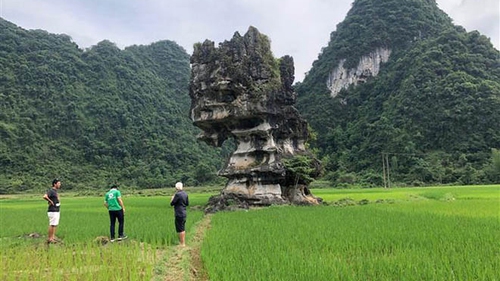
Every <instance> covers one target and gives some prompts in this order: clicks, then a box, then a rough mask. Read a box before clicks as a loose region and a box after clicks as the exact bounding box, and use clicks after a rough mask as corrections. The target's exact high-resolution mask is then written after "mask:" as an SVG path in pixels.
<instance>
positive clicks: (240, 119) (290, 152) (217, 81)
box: [190, 27, 321, 208]
mask: <svg viewBox="0 0 500 281" xmlns="http://www.w3.org/2000/svg"><path fill="white" fill-rule="evenodd" d="M293 80H294V66H293V58H292V57H290V56H284V57H282V58H281V59H279V60H278V59H275V58H274V57H273V55H272V53H271V48H270V41H269V39H268V38H267V37H266V36H265V35H263V34H261V33H259V31H258V30H257V29H256V28H254V27H250V28H249V29H248V31H247V33H246V34H245V35H244V36H241V35H240V34H239V33H237V32H236V33H235V34H234V36H233V38H232V39H231V40H230V41H225V42H223V43H220V44H219V47H217V48H216V47H215V46H214V42H212V41H209V40H206V41H205V42H203V43H199V44H196V45H195V46H194V51H193V55H192V56H191V81H190V97H191V119H192V120H193V123H194V125H195V126H197V127H199V128H200V129H201V130H202V133H200V135H199V136H198V137H199V139H201V140H203V141H205V142H207V143H208V144H210V145H213V146H221V145H222V144H223V142H224V141H225V140H227V139H228V138H233V139H234V140H235V143H236V144H237V149H236V151H234V152H233V153H232V155H231V156H230V157H229V159H228V161H227V164H226V166H225V167H224V168H223V169H221V170H220V171H219V175H220V176H224V177H226V178H228V182H227V184H226V186H225V188H224V189H223V191H222V193H221V196H222V197H224V196H226V197H227V198H233V199H234V198H238V200H241V201H242V202H245V203H244V204H242V205H243V208H244V207H245V204H250V205H270V204H283V203H289V202H292V203H308V204H317V203H318V201H319V199H318V198H316V197H314V196H313V195H312V194H310V192H309V190H308V184H309V183H310V181H311V180H312V178H314V177H316V176H318V175H319V171H320V168H321V167H320V164H319V162H318V161H317V160H316V159H314V158H313V157H312V156H311V154H310V153H308V152H307V150H306V147H305V142H306V140H307V138H308V135H309V133H308V130H307V123H306V122H305V121H304V120H303V119H302V118H301V117H300V116H299V113H298V111H297V110H296V109H295V108H294V107H293V105H294V104H295V101H296V94H295V92H294V90H293V87H292V83H293ZM295 157H302V158H301V159H302V160H303V161H302V163H307V165H306V166H308V169H307V171H308V172H306V173H301V172H298V170H300V169H295V170H290V168H289V167H287V165H286V163H285V162H287V159H288V160H290V161H291V159H294V158H295ZM298 162H300V161H295V162H294V163H298ZM295 168H296V167H295ZM233 199H231V200H233ZM238 200H236V201H238ZM226 201H227V200H226ZM226 201H224V200H218V202H219V203H218V204H219V205H221V206H222V205H224V204H225V203H220V202H226ZM233 201H234V200H233ZM214 202H215V201H214ZM238 204H239V203H238Z"/></svg>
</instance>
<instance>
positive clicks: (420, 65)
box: [297, 0, 500, 185]
mask: <svg viewBox="0 0 500 281" xmlns="http://www.w3.org/2000/svg"><path fill="white" fill-rule="evenodd" d="M499 58H500V56H499V52H498V51H497V50H495V49H494V48H493V45H492V44H491V42H490V41H489V40H488V38H486V37H485V36H483V35H481V34H479V32H477V31H472V32H467V31H466V30H465V29H463V28H462V27H460V26H455V25H454V24H453V23H452V20H451V19H450V18H449V17H448V16H447V15H446V14H445V13H444V12H443V11H441V10H440V9H439V8H438V7H437V4H436V1H435V0H356V1H354V3H353V4H352V8H351V10H350V11H349V12H348V14H347V16H346V18H345V19H344V21H342V22H341V23H340V24H338V25H337V29H336V30H335V31H334V32H332V33H331V34H330V42H329V43H328V46H326V47H324V48H323V49H322V50H321V54H320V55H319V57H318V59H317V60H316V61H315V62H314V63H313V66H312V69H311V70H310V71H309V72H308V74H307V75H306V77H305V79H304V81H303V82H302V83H301V84H300V85H298V86H297V93H298V100H297V108H298V109H299V111H300V112H301V114H302V115H303V116H304V118H305V119H306V120H307V122H309V123H310V124H311V127H312V128H313V129H314V130H315V131H316V132H317V133H318V140H317V142H316V143H315V144H314V145H315V146H317V148H319V151H320V156H321V157H322V158H323V157H324V158H325V159H326V160H327V161H324V164H325V173H328V172H330V173H334V172H335V173H336V174H331V177H330V178H332V179H334V180H335V179H338V176H339V175H342V174H347V173H355V174H357V176H358V179H360V180H362V181H366V182H367V183H369V184H374V185H380V184H381V180H382V176H378V175H382V168H383V165H382V164H381V156H384V155H385V156H387V155H389V158H391V161H390V162H391V163H390V164H391V172H392V174H391V176H392V177H394V180H397V181H400V182H405V183H412V182H425V183H454V182H458V183H471V182H474V181H482V182H488V181H490V180H491V179H489V178H488V176H487V171H486V170H483V167H484V166H485V165H487V164H488V161H489V159H490V158H489V157H490V155H491V149H492V148H500V110H498V108H500V82H499V81H500V63H499ZM476 171H477V172H476ZM472 174H475V176H471V175H472Z"/></svg>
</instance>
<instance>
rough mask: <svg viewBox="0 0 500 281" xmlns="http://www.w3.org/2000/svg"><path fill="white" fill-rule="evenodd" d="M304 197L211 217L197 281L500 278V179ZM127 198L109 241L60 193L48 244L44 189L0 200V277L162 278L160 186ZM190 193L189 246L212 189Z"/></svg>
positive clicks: (80, 206)
mask: <svg viewBox="0 0 500 281" xmlns="http://www.w3.org/2000/svg"><path fill="white" fill-rule="evenodd" d="M312 192H313V194H315V195H316V196H319V197H322V198H323V199H324V200H325V203H326V204H324V205H322V206H316V207H293V206H274V207H269V208H262V209H256V210H250V211H237V212H227V213H217V214H215V215H212V216H210V220H211V222H210V225H209V226H203V228H205V229H206V234H205V236H204V238H203V239H202V241H201V243H200V249H199V251H191V252H190V254H197V253H198V255H199V256H200V257H199V258H200V261H201V268H200V265H199V264H198V265H197V266H198V268H199V269H201V270H203V271H204V272H205V275H204V276H206V277H205V278H207V277H208V278H209V279H210V280H500V278H499V277H497V276H498V271H499V270H500V244H499V242H498V241H500V186H465V187H428V188H405V189H356V190H352V189H342V190H338V189H314V190H312ZM130 193H132V192H130ZM124 194H125V195H124V201H125V204H126V207H127V213H126V222H125V223H126V225H125V232H126V234H127V235H128V236H129V239H128V240H126V241H123V242H120V243H113V244H106V245H102V244H100V243H97V242H96V241H95V240H96V238H97V237H100V236H107V235H108V231H109V230H108V226H109V223H108V215H107V211H106V209H105V208H104V207H103V205H102V201H103V199H102V198H101V197H100V196H99V197H97V196H84V197H82V196H75V195H74V194H64V193H62V194H61V224H60V226H59V229H58V230H57V236H58V237H59V238H61V239H62V241H63V243H61V244H56V245H50V247H49V246H47V245H46V244H45V243H44V242H45V239H46V232H47V217H46V203H45V202H44V201H43V200H42V199H41V195H40V196H38V195H37V196H36V197H34V196H7V197H3V199H0V221H1V225H2V227H1V228H0V239H1V240H0V241H1V244H0V251H1V259H2V261H1V266H0V269H1V270H0V272H1V273H0V275H1V276H0V277H1V279H2V280H48V279H49V278H50V280H152V279H154V280H163V279H164V278H163V274H166V273H167V272H169V271H171V270H170V269H169V268H168V262H167V265H165V264H166V262H165V261H166V260H165V257H169V258H170V257H172V256H173V254H172V253H173V252H174V251H176V250H175V249H177V248H178V247H177V246H176V245H177V237H176V234H175V230H174V226H173V210H172V208H171V207H170V206H169V204H168V203H169V198H170V197H169V196H168V192H166V193H165V194H163V193H159V195H158V193H152V194H150V193H147V192H146V193H143V192H141V193H140V194H138V193H135V194H134V195H127V192H124ZM155 194H157V195H155ZM189 194H190V202H191V205H192V206H191V208H190V210H189V217H188V220H187V225H186V229H187V239H188V241H187V242H188V248H189V245H190V243H191V244H193V243H194V241H193V240H192V239H193V236H194V233H195V231H196V230H197V228H200V224H199V223H200V221H202V220H203V218H204V215H203V212H202V209H203V208H202V206H203V205H204V204H205V203H206V202H207V200H208V198H209V196H211V195H213V194H214V192H213V191H211V192H207V193H195V192H194V191H193V192H189ZM338 202H348V204H338ZM35 233H38V234H41V235H42V236H41V237H40V238H32V237H29V235H30V234H35ZM194 259H195V257H192V259H187V260H188V262H193V260H194ZM165 266H166V268H165ZM184 268H185V270H187V271H189V270H190V269H189V268H190V266H189V265H184ZM182 276H183V277H182V278H183V279H184V280H189V279H193V276H192V275H189V274H186V273H183V275H182ZM182 278H181V279H182Z"/></svg>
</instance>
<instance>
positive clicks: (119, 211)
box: [104, 184, 127, 242]
mask: <svg viewBox="0 0 500 281" xmlns="http://www.w3.org/2000/svg"><path fill="white" fill-rule="evenodd" d="M104 206H105V207H106V208H107V209H108V212H109V222H110V223H109V232H110V239H111V240H110V241H111V242H115V224H116V220H117V219H118V241H121V240H123V239H126V238H127V236H125V234H123V228H124V227H125V205H124V204H123V200H122V194H121V192H120V191H119V190H118V186H117V185H116V184H113V185H112V186H111V189H110V190H109V191H108V192H107V193H106V195H105V196H104Z"/></svg>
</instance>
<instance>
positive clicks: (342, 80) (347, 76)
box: [327, 48, 391, 97]
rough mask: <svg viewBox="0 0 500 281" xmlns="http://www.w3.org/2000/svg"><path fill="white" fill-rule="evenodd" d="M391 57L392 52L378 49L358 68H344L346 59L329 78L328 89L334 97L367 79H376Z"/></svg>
mask: <svg viewBox="0 0 500 281" xmlns="http://www.w3.org/2000/svg"><path fill="white" fill-rule="evenodd" d="M390 55H391V50H389V49H384V48H377V49H376V50H375V51H373V52H371V53H370V54H368V55H366V56H363V57H362V58H361V59H360V60H359V63H358V66H357V67H356V68H352V69H346V68H344V63H345V59H344V60H341V61H340V62H339V65H338V66H337V67H335V68H334V69H333V70H332V72H331V73H330V76H329V77H328V81H327V87H328V89H330V95H331V96H332V97H335V96H337V94H338V93H339V92H340V90H342V89H347V88H348V87H349V86H350V85H354V86H356V85H357V84H360V83H364V82H365V81H366V79H368V78H370V77H375V76H377V75H378V72H379V71H380V64H382V63H384V62H387V61H388V60H389V57H390Z"/></svg>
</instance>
